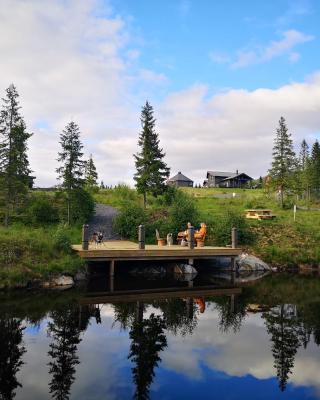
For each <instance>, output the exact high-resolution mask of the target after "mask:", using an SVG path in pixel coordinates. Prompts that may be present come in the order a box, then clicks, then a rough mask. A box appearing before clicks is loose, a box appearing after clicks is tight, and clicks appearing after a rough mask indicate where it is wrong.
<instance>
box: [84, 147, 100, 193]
mask: <svg viewBox="0 0 320 400" xmlns="http://www.w3.org/2000/svg"><path fill="white" fill-rule="evenodd" d="M97 180H98V173H97V169H96V166H95V164H94V162H93V158H92V154H90V158H89V160H88V161H86V162H85V184H86V186H87V187H88V188H89V189H92V188H94V187H97V185H98V184H97Z"/></svg>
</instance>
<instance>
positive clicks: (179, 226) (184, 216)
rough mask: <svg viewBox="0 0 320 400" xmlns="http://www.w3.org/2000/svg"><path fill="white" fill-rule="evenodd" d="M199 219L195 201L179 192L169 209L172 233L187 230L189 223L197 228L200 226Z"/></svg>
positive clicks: (176, 193)
mask: <svg viewBox="0 0 320 400" xmlns="http://www.w3.org/2000/svg"><path fill="white" fill-rule="evenodd" d="M199 218H200V217H199V212H198V210H197V207H196V203H195V201H194V199H193V198H192V197H190V196H188V195H187V194H186V193H183V192H182V191H179V190H177V191H176V192H175V195H174V197H173V202H172V206H171V207H170V209H169V221H170V228H171V232H172V233H174V234H176V233H177V232H179V231H181V230H185V229H186V226H187V223H188V222H191V223H192V224H193V225H194V226H196V225H197V224H199Z"/></svg>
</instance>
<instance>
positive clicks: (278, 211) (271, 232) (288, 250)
mask: <svg viewBox="0 0 320 400" xmlns="http://www.w3.org/2000/svg"><path fill="white" fill-rule="evenodd" d="M186 191H187V192H188V193H189V194H190V195H192V196H193V197H194V198H195V201H196V203H197V206H198V208H199V210H200V213H201V217H202V218H203V219H204V220H205V221H206V219H208V218H210V220H212V222H213V223H214V221H215V219H216V218H219V217H221V215H223V214H224V213H225V212H226V210H228V211H231V212H234V213H237V214H239V215H244V214H245V210H246V209H249V208H268V209H272V211H273V213H274V214H275V215H276V218H275V219H273V220H271V221H255V220H247V223H248V224H249V226H250V230H251V231H252V232H253V234H254V237H255V241H254V243H253V244H250V245H248V246H245V247H246V249H247V250H248V251H250V252H253V253H254V254H256V255H258V256H260V257H261V258H263V259H264V260H265V261H266V262H269V263H273V264H280V265H288V264H289V265H290V264H313V263H320V211H302V210H298V211H297V214H296V221H294V218H293V206H290V207H288V209H282V208H280V207H279V204H278V202H277V201H276V199H275V197H274V195H267V194H265V193H264V191H263V190H257V189H256V190H243V189H236V190H235V191H234V192H235V193H236V197H235V198H217V197H213V196H221V195H226V194H230V193H232V192H233V190H224V191H223V190H221V189H187V190H186ZM297 204H298V205H299V202H298V203H297ZM300 205H305V204H304V203H303V202H300ZM312 207H315V208H320V205H319V204H312V205H311V208H312Z"/></svg>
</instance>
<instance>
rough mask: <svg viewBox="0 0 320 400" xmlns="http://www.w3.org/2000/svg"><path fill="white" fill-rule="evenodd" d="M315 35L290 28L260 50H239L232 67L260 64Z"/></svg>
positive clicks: (309, 39)
mask: <svg viewBox="0 0 320 400" xmlns="http://www.w3.org/2000/svg"><path fill="white" fill-rule="evenodd" d="M313 39H314V36H311V35H306V34H304V33H302V32H299V31H297V30H294V29H292V30H288V31H286V32H284V33H283V38H282V39H280V40H275V41H272V42H271V43H270V44H269V45H267V46H266V47H261V48H260V49H258V50H249V51H247V50H244V51H243V50H241V51H239V52H238V56H237V59H236V60H235V62H233V63H232V65H231V67H232V68H234V69H236V68H243V67H246V66H248V65H251V64H260V63H264V62H267V61H270V60H272V59H273V58H275V57H279V56H281V55H283V54H286V53H288V52H290V51H291V50H292V49H293V48H295V47H296V46H297V45H299V44H302V43H306V42H310V41H311V40H313ZM295 61H297V60H295Z"/></svg>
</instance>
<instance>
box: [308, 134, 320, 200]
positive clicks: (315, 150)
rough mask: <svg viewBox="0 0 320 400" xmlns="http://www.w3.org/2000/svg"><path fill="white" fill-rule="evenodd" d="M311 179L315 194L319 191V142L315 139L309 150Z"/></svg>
mask: <svg viewBox="0 0 320 400" xmlns="http://www.w3.org/2000/svg"><path fill="white" fill-rule="evenodd" d="M310 158H311V160H310V161H311V168H310V169H311V181H312V187H313V189H314V191H315V193H316V194H317V195H319V192H320V144H319V142H318V141H317V140H316V141H315V143H314V144H313V146H312V150H311V157H310Z"/></svg>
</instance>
